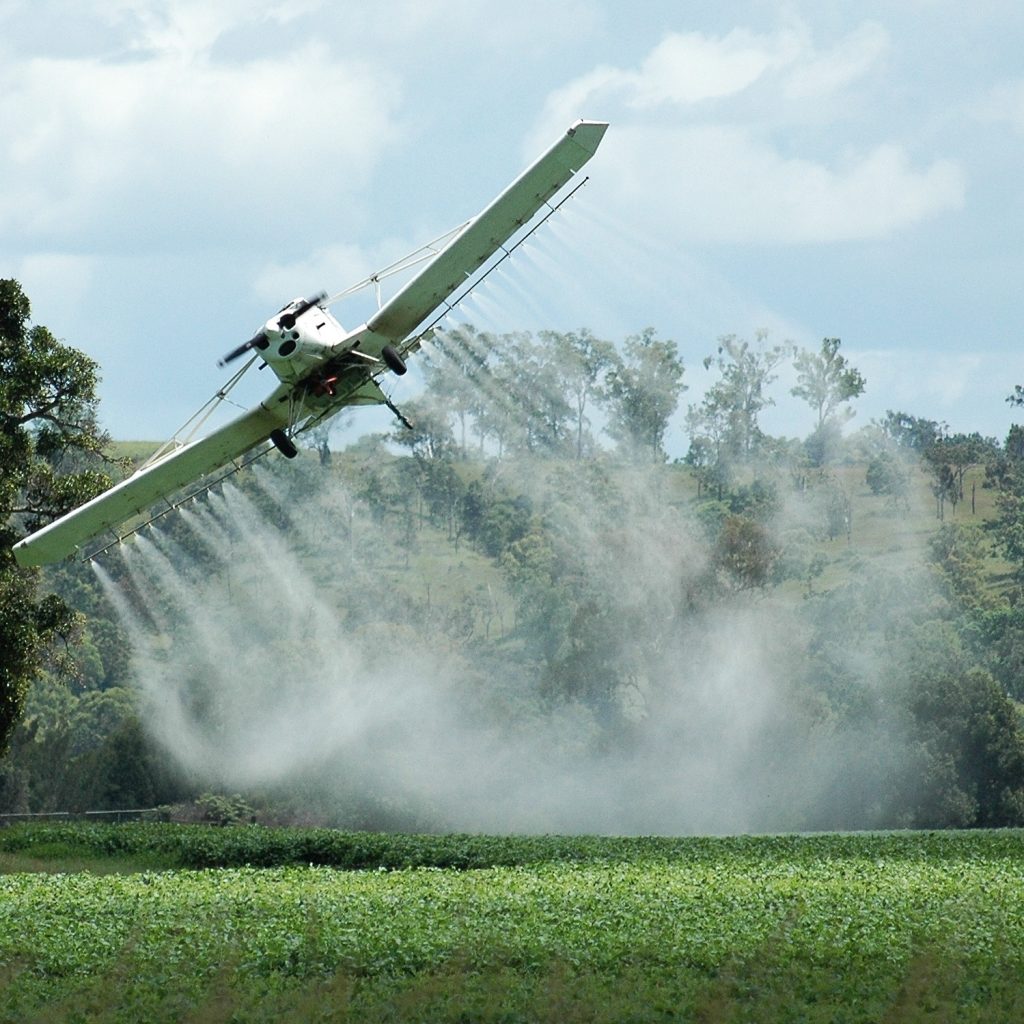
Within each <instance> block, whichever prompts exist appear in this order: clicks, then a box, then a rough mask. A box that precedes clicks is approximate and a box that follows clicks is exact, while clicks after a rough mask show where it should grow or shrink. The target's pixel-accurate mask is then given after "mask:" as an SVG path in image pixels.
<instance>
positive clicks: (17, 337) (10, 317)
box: [0, 279, 111, 754]
mask: <svg viewBox="0 0 1024 1024" xmlns="http://www.w3.org/2000/svg"><path fill="white" fill-rule="evenodd" d="M29 316H30V307H29V301H28V299H27V298H26V296H25V294H24V292H23V291H22V290H21V287H20V286H19V284H18V282H17V281H13V280H9V279H8V280H0V652H2V657H0V754H2V753H3V752H4V751H5V750H6V749H7V744H8V741H9V738H10V735H11V731H12V730H13V729H14V727H15V725H16V724H17V723H18V721H19V719H20V718H21V714H22V709H23V706H24V703H25V697H26V693H27V691H28V687H29V684H30V682H31V681H32V680H33V679H34V678H36V677H37V675H38V673H39V671H40V669H41V668H42V663H43V658H44V655H45V652H46V650H47V648H48V646H49V645H50V644H51V643H52V642H53V641H54V640H55V639H57V638H63V639H64V640H65V642H67V640H68V639H69V638H70V637H71V636H72V635H73V633H74V631H75V627H76V625H78V620H77V618H76V616H75V614H74V612H73V611H72V609H71V608H70V607H69V606H68V605H67V604H65V603H64V602H63V601H61V600H60V599H59V598H58V597H56V596H55V595H52V594H51V595H48V596H45V597H42V598H39V597H38V596H37V593H36V584H37V581H38V578H39V573H38V572H36V571H34V570H31V569H22V568H21V567H19V566H17V565H16V564H15V562H14V558H13V556H12V554H11V546H12V545H13V544H14V543H15V541H17V540H18V539H19V538H20V536H21V534H22V533H23V532H24V531H31V530H33V529H37V528H38V527H40V526H42V525H45V523H47V522H48V521H50V520H51V519H53V518H55V517H56V516H59V515H62V514H63V513H65V512H67V511H69V510H70V509H72V508H74V507H75V506H76V505H79V504H81V503H82V502H83V501H86V500H87V499H89V498H91V497H92V496H93V495H94V494H97V493H99V492H100V491H102V490H104V489H105V488H106V487H108V486H109V485H110V482H111V480H110V477H109V476H108V475H107V473H106V472H105V470H106V469H107V468H109V462H107V460H105V459H104V458H103V451H104V447H105V445H106V444H107V440H108V439H107V438H106V436H105V435H104V434H103V433H102V432H101V431H100V430H99V428H98V427H97V425H96V384H97V380H98V376H97V367H96V364H95V363H94V362H93V361H92V360H91V359H89V358H88V357H86V356H84V355H83V354H82V353H81V352H78V351H76V350H75V349H73V348H70V347H69V346H67V345H64V344H63V343H61V342H59V341H58V340H57V339H56V338H54V337H53V335H52V334H51V333H50V332H49V331H48V330H47V329H46V328H45V327H41V326H38V325H37V326H30V325H29Z"/></svg>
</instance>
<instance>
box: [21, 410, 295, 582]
mask: <svg viewBox="0 0 1024 1024" xmlns="http://www.w3.org/2000/svg"><path fill="white" fill-rule="evenodd" d="M282 424H283V421H282V420H281V419H280V418H279V417H278V416H277V415H276V414H274V413H272V412H271V411H270V410H268V409H266V408H265V407H264V406H262V405H258V406H256V408H254V409H251V410H249V412H247V413H244V414H243V415H242V416H239V417H238V418H237V419H234V420H232V421H231V422H230V423H227V424H225V425H224V426H223V427H221V428H220V429H219V430H215V431H214V432H213V433H212V434H210V435H209V436H208V437H204V438H202V439H201V440H198V441H193V442H191V443H190V444H187V445H184V446H183V447H181V448H178V449H176V450H174V451H171V452H169V453H168V454H167V455H165V456H164V457H163V458H162V459H159V460H158V461H157V462H154V463H153V464H152V465H150V466H146V467H144V468H143V469H140V470H139V471H138V472H137V473H134V474H133V475H132V476H130V477H128V478H127V479H126V480H122V481H121V482H120V483H119V484H115V485H114V486H113V487H111V488H110V490H108V491H104V492H103V493H102V494H100V495H99V496H98V497H95V498H93V499H92V501H87V502H86V503H85V504H84V505H82V506H80V507H79V508H76V509H75V510H74V511H73V512H69V513H68V514H67V515H66V516H63V517H62V518H60V519H58V520H56V521H55V522H52V523H50V525H49V526H44V527H43V528H42V529H41V530H37V531H36V532H35V533H33V534H32V535H31V536H30V537H26V538H25V539H24V540H22V541H20V542H19V543H17V544H15V545H14V557H15V558H16V559H17V561H18V564H19V565H26V566H27V565H45V564H47V563H49V562H57V561H59V560H60V559H62V558H66V557H67V556H68V555H71V554H74V553H75V551H76V550H77V549H78V547H80V546H81V545H82V544H84V543H86V542H87V541H88V540H90V539H92V538H93V537H96V536H98V535H99V534H101V533H102V532H103V531H104V530H108V529H111V528H112V527H115V526H119V525H120V524H121V523H124V522H126V521H127V520H129V519H131V518H132V517H133V516H137V515H144V514H146V513H147V511H148V510H149V509H150V508H151V507H152V505H153V504H154V503H156V502H158V501H159V500H160V499H161V498H164V497H166V496H168V495H171V494H174V493H175V492H176V491H179V490H181V488H183V487H187V486H188V485H189V484H190V483H192V482H193V481H195V480H198V479H199V478H200V477H202V476H203V475H204V474H206V473H212V472H213V471H214V470H216V469H220V468H221V467H222V466H226V465H227V464H228V463H229V462H231V461H232V459H237V458H239V457H240V456H242V455H244V454H245V453H246V452H247V451H249V450H250V449H251V448H254V447H255V446H256V445H258V444H261V443H262V442H264V441H266V440H267V439H268V438H269V437H270V434H271V432H272V431H274V430H277V429H279V428H280V427H281V426H282Z"/></svg>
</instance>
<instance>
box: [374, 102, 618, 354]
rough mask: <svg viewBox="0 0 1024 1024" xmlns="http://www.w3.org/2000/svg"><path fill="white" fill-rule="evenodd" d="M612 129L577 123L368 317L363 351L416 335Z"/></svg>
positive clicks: (556, 189) (590, 123) (580, 164)
mask: <svg viewBox="0 0 1024 1024" xmlns="http://www.w3.org/2000/svg"><path fill="white" fill-rule="evenodd" d="M607 128H608V125H607V124H606V123H605V122H603V121H577V122H576V123H575V124H573V125H572V126H571V127H570V128H569V130H568V131H567V132H566V133H565V134H564V135H563V136H562V138H560V139H559V140H558V141H557V142H556V143H555V144H554V145H553V146H552V147H551V148H550V149H549V150H548V151H547V152H546V153H545V154H544V155H543V156H541V157H540V158H539V159H538V160H536V161H535V162H534V163H533V164H532V165H531V166H530V167H528V168H527V169H526V170H525V171H523V173H522V174H521V175H520V176H519V177H518V178H516V180H515V181H514V182H512V184H511V185H509V187H508V188H506V189H505V191H504V192H502V193H501V195H500V196H498V198H497V199H495V200H494V201H493V202H492V203H491V204H490V205H489V206H488V207H487V208H486V209H485V210H484V211H483V212H482V213H481V214H479V216H477V217H474V218H473V220H471V221H470V222H469V223H468V224H467V225H466V227H465V228H464V229H463V230H462V231H461V232H459V234H458V235H456V236H455V238H453V239H452V241H451V242H449V243H448V245H447V246H446V247H445V248H444V249H442V250H441V252H440V253H438V255H437V256H436V257H435V258H434V259H433V260H431V261H430V263H429V264H428V265H427V266H426V267H425V268H424V270H422V271H421V272H420V273H419V274H417V276H416V277H414V278H413V279H412V280H411V281H409V282H408V284H406V285H405V286H404V287H403V288H402V289H401V290H400V291H399V292H398V293H397V294H396V295H395V296H394V298H392V299H390V300H389V301H388V302H386V303H385V304H384V305H383V306H382V307H381V308H380V309H379V310H378V311H377V313H376V314H374V316H372V317H371V318H370V319H369V320H368V321H367V325H366V326H367V328H368V329H369V331H370V334H371V339H366V340H364V341H363V343H362V350H363V351H364V352H370V353H371V354H373V355H377V354H378V352H375V351H374V350H373V349H374V346H373V340H376V341H377V342H378V346H379V347H383V346H384V345H386V344H389V343H390V344H394V343H395V342H400V341H401V340H402V339H404V338H405V337H406V336H407V335H409V334H411V333H412V332H413V331H414V330H415V329H416V328H417V327H418V326H419V325H420V324H421V323H422V322H423V321H424V320H426V318H427V317H428V316H430V314H431V313H433V312H434V311H435V310H436V309H437V308H438V306H440V305H441V304H442V303H443V302H444V301H445V300H446V299H447V298H448V297H449V296H450V295H451V294H452V293H453V292H455V291H456V289H458V288H459V286H460V285H463V284H465V283H466V280H467V278H469V277H470V275H472V274H473V273H474V272H475V271H477V270H479V269H480V267H482V266H483V265H484V263H486V262H487V260H489V259H490V258H491V257H492V256H493V255H494V253H496V252H497V251H498V249H500V248H501V246H502V245H504V244H505V242H507V241H508V240H509V238H511V237H512V235H514V234H515V233H516V231H518V230H519V228H521V227H522V226H523V225H524V224H526V223H528V222H529V221H530V220H532V218H533V217H534V216H535V215H536V213H537V212H538V211H539V210H540V208H541V207H542V206H543V205H544V203H546V202H547V201H548V200H549V199H550V198H551V197H552V196H553V195H555V193H556V192H558V190H559V189H560V188H562V186H563V185H565V183H566V182H567V181H568V180H569V179H570V178H571V177H572V176H573V174H575V173H576V172H577V171H578V170H579V169H580V168H581V167H582V166H583V165H584V164H585V163H586V162H587V161H588V160H589V159H590V158H591V157H592V156H593V155H594V153H595V152H596V151H597V147H598V145H599V144H600V142H601V139H602V138H603V137H604V133H605V130H606V129H607ZM373 336H376V339H374V338H373ZM368 342H369V343H368Z"/></svg>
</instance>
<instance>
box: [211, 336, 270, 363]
mask: <svg viewBox="0 0 1024 1024" xmlns="http://www.w3.org/2000/svg"><path fill="white" fill-rule="evenodd" d="M266 347H267V336H266V335H265V334H264V333H263V332H262V331H261V332H260V333H259V334H257V335H256V336H255V337H253V338H250V339H249V340H248V341H246V342H243V343H242V344H241V345H239V346H238V348H233V349H232V350H231V351H230V352H229V353H228V354H227V355H226V356H224V358H223V359H218V360H217V365H218V366H227V365H228V363H232V362H234V361H235V360H236V359H237V358H238V357H239V356H244V355H245V353H246V352H248V351H249V349H251V348H258V349H263V348H266Z"/></svg>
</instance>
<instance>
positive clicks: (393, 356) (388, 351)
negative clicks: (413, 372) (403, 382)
mask: <svg viewBox="0 0 1024 1024" xmlns="http://www.w3.org/2000/svg"><path fill="white" fill-rule="evenodd" d="M380 357H381V359H383V360H384V362H385V363H387V364H388V369H389V370H392V371H394V372H395V373H397V374H398V376H399V377H401V376H402V374H403V373H405V371H406V370H407V369H408V367H407V366H406V365H405V360H403V359H402V357H401V356H400V355H399V354H398V349H396V348H395V346H394V345H385V346H384V347H383V348H382V349H381V350H380Z"/></svg>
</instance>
